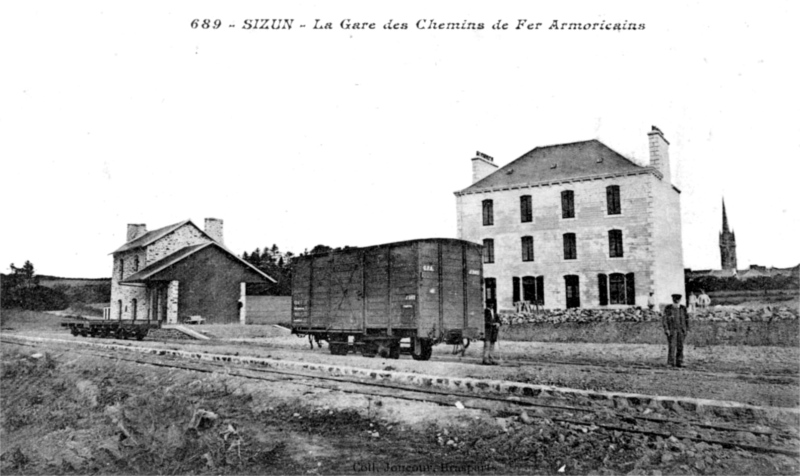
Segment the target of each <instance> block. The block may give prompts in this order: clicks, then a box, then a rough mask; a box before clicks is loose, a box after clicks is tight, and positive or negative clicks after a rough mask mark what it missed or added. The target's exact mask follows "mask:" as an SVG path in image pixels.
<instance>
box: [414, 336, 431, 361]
mask: <svg viewBox="0 0 800 476" xmlns="http://www.w3.org/2000/svg"><path fill="white" fill-rule="evenodd" d="M413 344H414V343H413V342H412V346H411V357H412V358H413V359H414V360H429V359H430V358H431V355H432V354H433V343H432V342H431V341H430V339H420V340H419V346H420V353H419V354H417V353H416V352H415V351H414V349H415V348H416V346H415V345H413Z"/></svg>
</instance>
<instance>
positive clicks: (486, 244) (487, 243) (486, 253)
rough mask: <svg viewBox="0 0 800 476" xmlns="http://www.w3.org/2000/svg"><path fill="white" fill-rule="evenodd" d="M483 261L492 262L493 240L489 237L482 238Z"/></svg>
mask: <svg viewBox="0 0 800 476" xmlns="http://www.w3.org/2000/svg"><path fill="white" fill-rule="evenodd" d="M483 262H484V263H494V240H493V239H491V238H487V239H485V240H483Z"/></svg>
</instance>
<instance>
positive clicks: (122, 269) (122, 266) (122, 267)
mask: <svg viewBox="0 0 800 476" xmlns="http://www.w3.org/2000/svg"><path fill="white" fill-rule="evenodd" d="M124 277H125V260H124V259H120V260H119V279H122V278H124Z"/></svg>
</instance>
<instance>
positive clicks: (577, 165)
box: [456, 139, 656, 194]
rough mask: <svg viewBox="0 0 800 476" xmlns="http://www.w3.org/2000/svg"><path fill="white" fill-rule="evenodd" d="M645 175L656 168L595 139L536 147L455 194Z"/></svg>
mask: <svg viewBox="0 0 800 476" xmlns="http://www.w3.org/2000/svg"><path fill="white" fill-rule="evenodd" d="M646 172H656V169H654V168H652V167H644V166H641V165H639V164H636V163H635V162H633V161H631V160H630V159H628V158H626V157H624V156H623V155H622V154H620V153H618V152H616V151H615V150H613V149H611V148H610V147H608V146H607V145H605V144H603V143H602V142H600V141H599V140H597V139H592V140H587V141H582V142H572V143H569V144H557V145H551V146H544V147H536V148H534V149H533V150H531V151H530V152H528V153H526V154H524V155H522V156H521V157H520V158H518V159H516V160H514V161H513V162H511V163H509V164H508V165H506V166H504V167H501V168H500V169H498V170H496V171H494V172H492V173H491V174H490V175H488V176H486V177H484V178H483V179H481V180H479V181H478V182H475V183H474V184H472V185H471V186H469V187H467V188H465V189H464V190H461V191H460V192H456V193H457V194H463V193H472V192H478V191H484V190H491V189H496V188H503V187H509V186H521V185H529V184H534V183H543V182H558V181H563V180H569V179H574V178H579V177H593V176H601V175H613V174H618V173H623V174H625V173H646Z"/></svg>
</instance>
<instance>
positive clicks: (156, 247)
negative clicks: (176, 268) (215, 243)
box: [147, 223, 211, 265]
mask: <svg viewBox="0 0 800 476" xmlns="http://www.w3.org/2000/svg"><path fill="white" fill-rule="evenodd" d="M209 241H211V240H209V239H208V237H207V236H206V235H205V233H203V232H201V231H200V230H199V229H198V228H197V227H195V226H194V225H191V224H188V223H187V224H186V225H183V226H182V227H180V228H178V229H177V230H175V231H173V232H172V233H170V234H168V235H167V236H165V237H163V238H161V239H159V240H157V241H156V242H155V243H152V244H150V245H148V246H147V264H148V265H150V264H153V263H155V262H156V261H158V260H160V259H162V258H165V257H167V256H169V255H171V254H172V253H174V252H176V251H178V250H180V249H181V248H185V247H187V246H192V245H199V244H201V243H208V242H209Z"/></svg>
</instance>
